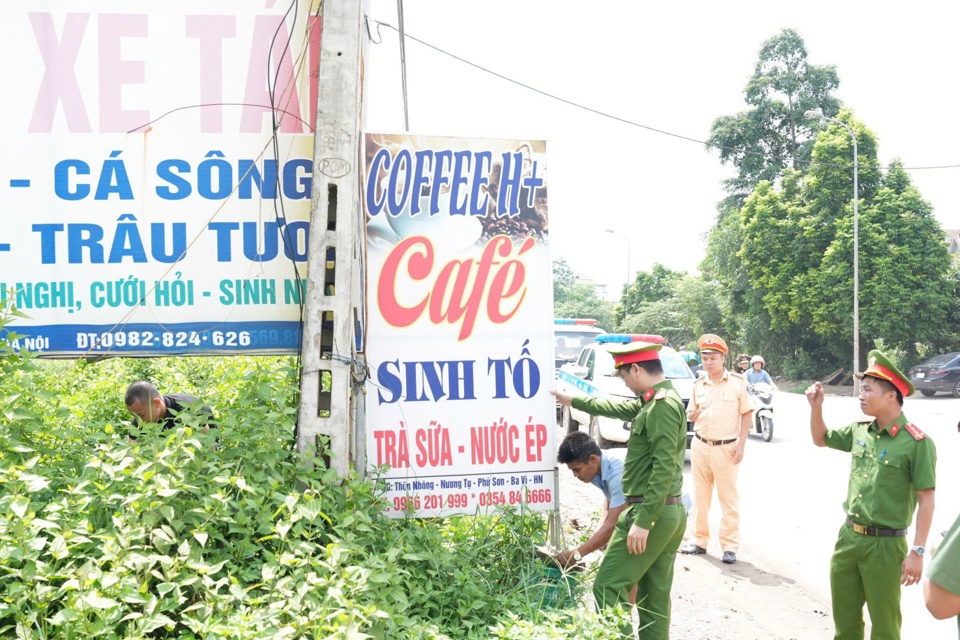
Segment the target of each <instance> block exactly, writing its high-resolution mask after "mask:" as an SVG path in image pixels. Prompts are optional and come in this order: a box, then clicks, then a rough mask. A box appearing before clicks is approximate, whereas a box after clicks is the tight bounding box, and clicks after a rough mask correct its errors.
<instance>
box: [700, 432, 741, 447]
mask: <svg viewBox="0 0 960 640" xmlns="http://www.w3.org/2000/svg"><path fill="white" fill-rule="evenodd" d="M693 435H695V436H696V437H697V440H699V441H700V442H705V443H707V444H708V445H710V446H711V447H715V446H717V445H721V444H730V443H731V442H736V441H737V438H731V439H729V440H707V439H706V438H704V437H703V436H701V435H700V434H699V433H694V434H693Z"/></svg>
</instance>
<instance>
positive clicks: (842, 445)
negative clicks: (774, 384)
mask: <svg viewBox="0 0 960 640" xmlns="http://www.w3.org/2000/svg"><path fill="white" fill-rule="evenodd" d="M857 377H858V378H860V379H861V380H862V382H861V386H860V408H861V409H862V410H863V412H864V413H865V414H866V415H868V416H873V418H874V420H872V421H870V422H855V423H853V424H851V425H848V426H846V427H841V428H840V429H830V430H828V429H827V427H826V424H825V423H824V421H823V388H822V387H821V386H820V383H819V382H816V383H814V384H813V385H811V386H810V388H808V389H807V392H806V393H807V400H808V401H809V402H810V434H811V435H812V436H813V443H814V444H815V445H817V446H818V447H824V446H826V447H830V448H832V449H839V450H841V451H849V452H851V454H852V460H851V465H850V482H849V487H848V490H847V501H846V502H845V503H844V505H843V507H844V510H845V511H846V513H847V518H846V522H844V524H843V526H842V527H840V535H839V537H838V538H837V544H836V547H835V548H834V551H833V558H832V559H831V561H830V592H831V596H832V600H833V623H834V627H835V630H836V632H835V635H834V638H835V639H836V640H862V639H863V635H864V622H863V605H864V603H866V605H867V610H868V611H869V612H870V621H871V624H872V626H873V632H872V633H871V635H870V637H871V639H872V640H894V639H899V638H900V623H901V620H902V615H901V613H900V586H901V584H902V585H914V584H917V583H918V582H919V581H920V577H921V575H922V574H923V554H924V551H925V550H924V545H925V544H926V542H927V534H928V533H929V531H930V523H931V522H932V520H933V503H934V497H933V494H934V488H935V486H936V472H935V468H936V464H937V450H936V447H935V446H934V444H933V441H932V440H930V438H928V437H927V436H926V434H925V433H923V432H922V431H920V429H918V428H917V427H916V426H914V425H913V424H911V423H910V422H907V418H906V417H905V416H904V415H903V398H904V396H909V395H910V394H911V393H913V391H914V387H913V384H911V382H910V379H909V378H907V377H906V376H904V375H903V374H902V373H901V372H900V371H899V370H898V369H897V368H896V367H895V366H894V365H893V363H892V362H890V360H889V359H888V358H887V357H886V356H884V355H883V354H882V353H881V352H879V351H871V352H870V355H869V366H868V367H867V370H866V371H864V372H863V373H862V374H857ZM918 504H919V507H920V508H919V510H918V511H917V522H916V530H915V532H914V537H913V546H912V547H910V548H909V549H908V548H907V541H906V535H907V528H908V527H909V526H910V519H911V517H912V516H913V511H914V509H916V508H917V505H918Z"/></svg>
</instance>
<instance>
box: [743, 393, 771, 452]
mask: <svg viewBox="0 0 960 640" xmlns="http://www.w3.org/2000/svg"><path fill="white" fill-rule="evenodd" d="M774 388H775V387H774V386H773V385H772V384H767V383H766V382H758V383H757V384H752V385H749V386H748V387H747V393H748V394H749V395H750V403H751V404H752V405H753V429H752V431H756V432H757V433H759V434H760V436H761V437H762V438H763V440H764V442H770V441H771V440H772V439H773V390H774Z"/></svg>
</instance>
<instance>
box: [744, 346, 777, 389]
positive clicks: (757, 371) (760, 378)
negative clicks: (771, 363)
mask: <svg viewBox="0 0 960 640" xmlns="http://www.w3.org/2000/svg"><path fill="white" fill-rule="evenodd" d="M765 364H766V361H765V360H764V359H763V356H761V355H759V354H758V355H755V356H753V357H752V358H750V367H751V368H750V370H749V371H747V373H746V376H747V382H749V383H750V384H751V385H755V384H757V383H758V382H766V383H767V384H769V385H772V384H773V380H771V379H770V374H769V373H767V372H766V371H764V370H763V365H765Z"/></svg>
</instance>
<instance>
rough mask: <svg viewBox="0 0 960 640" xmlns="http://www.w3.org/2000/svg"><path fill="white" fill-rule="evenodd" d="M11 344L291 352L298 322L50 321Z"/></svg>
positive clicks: (24, 330)
mask: <svg viewBox="0 0 960 640" xmlns="http://www.w3.org/2000/svg"><path fill="white" fill-rule="evenodd" d="M7 329H8V330H9V331H12V332H14V333H16V334H20V336H21V337H20V338H19V339H17V340H16V342H17V344H15V345H14V347H15V348H24V349H28V350H30V351H37V352H40V353H41V354H43V353H51V354H62V353H93V354H106V353H118V354H140V353H164V354H191V353H218V352H219V353H223V352H231V351H235V352H248V351H265V352H272V353H285V352H295V351H296V349H297V344H298V341H299V327H298V325H297V323H296V322H250V323H242V322H234V323H226V324H223V323H221V324H215V325H214V324H210V323H186V324H170V325H157V324H127V325H125V326H122V327H116V328H114V327H107V326H101V325H51V326H48V327H42V326H25V327H18V326H16V325H11V326H9V327H7Z"/></svg>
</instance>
